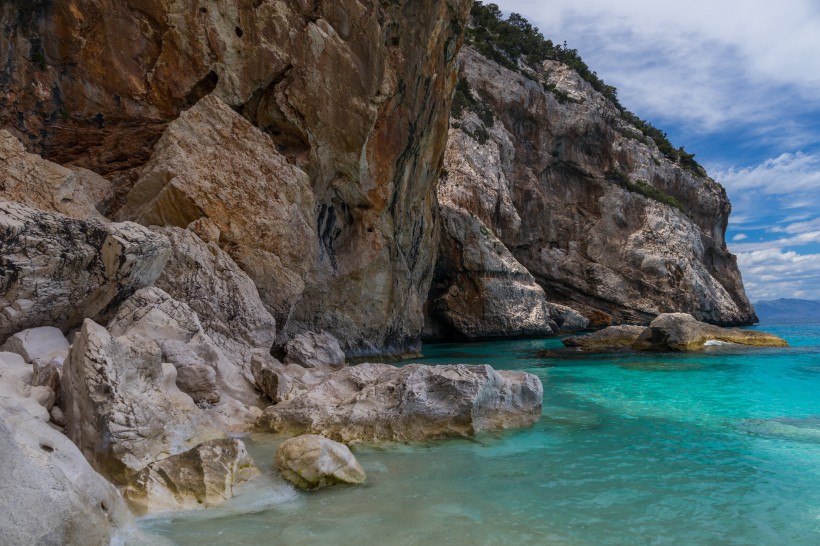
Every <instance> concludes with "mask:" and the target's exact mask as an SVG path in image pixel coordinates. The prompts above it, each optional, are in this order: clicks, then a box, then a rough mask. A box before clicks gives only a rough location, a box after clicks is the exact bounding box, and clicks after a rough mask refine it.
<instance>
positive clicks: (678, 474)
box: [140, 322, 820, 546]
mask: <svg viewBox="0 0 820 546" xmlns="http://www.w3.org/2000/svg"><path fill="white" fill-rule="evenodd" d="M758 328H759V329H761V330H765V331H769V332H772V333H775V334H778V335H780V336H782V337H784V338H786V339H787V340H788V341H789V343H790V344H791V347H790V348H783V349H747V348H737V347H724V346H718V347H710V348H708V350H707V351H705V352H703V353H696V354H635V353H612V354H606V355H595V356H583V355H579V354H567V353H562V351H560V348H561V347H562V345H561V343H560V341H558V340H554V339H553V340H538V341H509V342H496V343H476V344H469V345H468V344H458V345H457V344H446V345H429V346H426V347H425V351H424V354H425V358H423V359H420V360H419V362H423V363H425V364H450V363H469V364H479V363H487V364H491V365H493V366H494V367H496V368H500V369H515V370H527V371H529V372H532V373H534V374H537V375H538V376H539V377H540V378H541V380H542V382H543V384H544V410H543V417H542V419H541V421H540V422H539V423H537V424H536V425H535V426H533V427H531V428H528V429H525V430H518V431H508V432H503V433H497V434H487V435H482V436H480V437H477V438H473V439H469V440H467V439H460V440H450V441H443V442H435V443H425V444H395V445H388V446H384V447H381V448H378V449H376V448H361V449H357V450H356V451H355V454H356V456H357V458H358V459H359V461H360V462H361V464H362V465H363V466H364V468H365V470H366V471H367V473H368V480H367V483H366V484H364V485H362V486H345V487H337V488H331V489H326V490H321V491H318V492H308V493H305V492H297V491H296V490H294V489H293V488H291V487H290V486H289V485H287V484H286V483H284V482H283V481H281V479H279V478H277V477H276V476H275V475H274V473H273V471H272V469H271V467H272V460H273V453H274V451H275V448H276V445H277V443H278V441H279V440H278V439H276V438H272V437H270V436H265V435H254V436H251V437H248V438H246V442H247V444H248V446H249V450H250V451H251V453H252V454H253V455H254V457H255V459H256V461H257V464H258V465H259V466H260V468H262V469H263V471H265V473H266V475H265V476H263V477H262V478H261V479H259V480H257V481H255V482H252V483H250V484H246V485H243V486H241V487H239V488H238V489H237V492H238V493H239V494H238V496H237V497H236V498H234V499H231V500H230V501H228V502H227V503H226V504H225V505H224V506H223V507H220V508H217V509H212V510H207V511H203V512H198V513H186V514H176V515H174V516H173V517H153V518H148V519H143V520H141V521H140V526H141V527H142V528H143V529H144V530H146V531H149V532H152V533H156V534H158V535H163V536H165V537H167V538H169V539H171V540H172V541H173V542H174V543H176V544H179V545H188V544H191V545H194V544H196V545H219V544H232V545H234V544H235V545H239V544H247V545H256V544H282V545H297V544H299V545H302V544H304V545H308V544H310V545H313V544H326V545H347V544H351V545H352V544H357V545H369V544H378V545H393V544H402V545H404V544H408V545H425V546H433V545H439V544H441V545H445V544H446V545H474V544H475V545H490V544H493V545H495V544H498V545H502V544H503V545H522V544H545V545H553V544H554V545H564V544H566V545H609V544H612V545H622V544H623V545H644V544H646V545H655V544H675V545H688V544H697V545H712V544H714V545H718V544H721V545H722V544H727V545H769V544H771V545H778V546H781V545H818V544H820V322H818V323H808V324H807V323H783V322H780V323H772V324H761V325H760V326H759V327H758ZM553 350H555V351H554V352H553ZM544 351H546V353H545V352H544Z"/></svg>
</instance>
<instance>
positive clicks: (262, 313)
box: [154, 218, 276, 369]
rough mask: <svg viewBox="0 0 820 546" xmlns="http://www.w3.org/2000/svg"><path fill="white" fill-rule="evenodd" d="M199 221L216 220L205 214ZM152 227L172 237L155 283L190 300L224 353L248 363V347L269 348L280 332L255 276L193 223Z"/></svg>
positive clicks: (175, 297)
mask: <svg viewBox="0 0 820 546" xmlns="http://www.w3.org/2000/svg"><path fill="white" fill-rule="evenodd" d="M197 222H200V224H203V225H207V224H212V222H211V221H210V220H208V219H207V218H203V219H200V220H198V221H197ZM154 231H155V232H157V233H161V234H162V235H164V236H165V237H167V238H168V240H169V241H170V242H171V259H170V260H169V261H168V263H167V264H166V266H165V269H164V270H163V272H162V274H161V275H160V276H159V278H158V279H157V281H156V283H155V284H156V286H157V287H158V288H161V289H162V290H164V291H165V292H167V293H168V294H169V295H170V296H171V297H172V298H174V299H176V300H179V301H184V302H185V303H187V304H188V306H190V308H191V309H192V310H193V311H194V312H196V314H197V317H198V318H199V321H200V323H201V324H202V328H203V330H204V331H205V333H206V334H208V337H210V338H211V339H212V340H213V342H214V343H215V344H216V345H217V346H218V347H219V348H220V349H222V351H223V352H224V353H225V356H226V357H227V358H228V359H230V360H231V361H233V362H234V364H236V365H237V366H240V367H243V368H245V369H248V368H249V362H250V351H253V350H254V349H265V350H270V348H271V346H272V345H273V342H274V339H275V336H276V321H275V320H274V318H273V316H272V315H271V314H270V313H269V312H268V310H267V309H266V308H265V306H264V304H263V303H262V300H261V299H260V298H259V292H258V291H257V289H256V286H255V285H254V283H253V281H252V280H251V279H250V277H248V275H247V274H246V273H245V272H244V271H242V270H241V269H240V268H239V266H237V265H236V263H234V261H233V259H231V257H230V256H229V255H228V254H227V253H226V252H224V251H223V250H222V249H220V248H219V246H217V245H216V244H215V243H214V242H211V243H205V242H204V241H203V240H202V239H200V238H199V237H198V236H197V235H196V234H195V233H193V232H192V231H190V226H189V229H186V230H183V229H179V228H175V227H170V228H154ZM218 239H219V237H218V235H217V237H216V240H217V241H218Z"/></svg>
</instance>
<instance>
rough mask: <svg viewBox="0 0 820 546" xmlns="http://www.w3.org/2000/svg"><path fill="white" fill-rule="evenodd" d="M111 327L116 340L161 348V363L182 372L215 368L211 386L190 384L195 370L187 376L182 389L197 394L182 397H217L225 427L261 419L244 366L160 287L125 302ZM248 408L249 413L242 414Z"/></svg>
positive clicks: (203, 377)
mask: <svg viewBox="0 0 820 546" xmlns="http://www.w3.org/2000/svg"><path fill="white" fill-rule="evenodd" d="M108 328H109V330H110V331H111V334H112V335H114V336H123V337H127V338H129V339H130V340H131V341H132V343H134V344H138V345H139V344H148V343H156V344H158V345H159V348H160V352H161V355H162V361H163V362H168V363H171V364H173V365H174V367H176V368H177V369H183V368H187V367H192V366H193V367H196V368H199V369H201V367H203V366H204V367H210V368H211V369H212V370H213V371H214V375H213V376H212V377H213V379H214V381H213V382H212V383H210V384H205V383H198V384H196V385H194V384H193V383H189V382H188V381H187V379H189V378H191V377H192V375H193V373H194V371H193V370H191V371H190V372H186V374H185V375H186V377H185V378H184V379H182V380H181V382H178V386H179V387H180V388H183V387H184V388H191V389H193V390H191V391H190V392H188V391H185V390H184V389H183V392H187V393H188V394H190V395H192V396H194V397H195V398H197V399H198V401H200V402H201V401H206V400H205V399H206V398H207V399H216V398H217V395H218V400H219V401H220V404H219V405H217V406H215V407H214V408H213V409H212V413H213V414H214V417H217V416H218V417H219V421H220V423H221V426H224V427H225V428H229V429H232V430H242V429H244V428H247V426H249V425H250V424H251V423H253V422H254V421H255V420H256V418H257V417H258V414H259V409H258V408H257V406H258V405H259V402H260V400H259V396H258V393H257V392H256V389H255V388H254V386H253V383H252V381H251V380H250V379H249V376H250V373H247V376H246V373H245V371H244V370H243V369H242V368H241V367H239V366H237V365H236V364H235V363H234V362H232V361H231V360H230V359H228V358H227V356H226V355H225V353H224V352H223V351H222V349H220V348H219V347H218V346H217V345H216V344H215V343H214V342H213V340H212V339H211V338H210V337H209V336H208V335H207V334H206V333H205V331H204V329H203V328H202V325H201V323H200V322H199V318H198V317H197V314H196V313H194V312H193V310H192V309H191V308H190V307H188V305H187V304H185V303H183V302H180V301H177V300H175V299H173V298H172V297H171V296H169V295H168V294H167V293H165V292H163V291H162V290H161V289H159V288H156V287H152V288H144V289H142V290H138V291H137V292H135V293H134V295H133V296H131V297H130V298H128V300H126V301H125V302H123V304H122V306H121V307H120V309H119V311H117V314H116V315H115V316H114V318H113V319H112V320H111V322H110V323H109V325H108ZM197 375H198V379H199V380H206V381H208V378H209V377H211V376H210V374H207V372H206V375H203V374H202V373H200V374H197ZM178 381H180V379H179V377H178ZM221 402H225V405H223V404H221ZM243 406H244V410H242V411H237V410H238V409H240V408H241V407H243ZM223 410H224V411H223Z"/></svg>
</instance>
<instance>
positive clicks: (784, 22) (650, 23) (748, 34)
mask: <svg viewBox="0 0 820 546" xmlns="http://www.w3.org/2000/svg"><path fill="white" fill-rule="evenodd" d="M497 3H498V4H499V6H500V7H501V8H502V10H504V11H505V12H507V13H509V12H511V11H517V12H519V13H521V14H523V15H524V16H525V17H528V18H529V19H530V20H531V21H533V22H534V23H536V24H537V25H538V27H539V28H541V30H542V31H543V32H544V34H545V35H546V36H547V37H548V38H552V39H553V40H554V41H556V42H559V43H560V42H562V41H564V40H566V41H567V42H568V43H569V45H570V47H575V48H578V49H579V51H580V52H581V54H582V56H583V57H584V59H585V61H586V62H587V64H589V65H590V67H591V68H592V69H593V70H597V71H598V73H599V74H600V75H601V76H602V77H603V78H604V79H605V80H606V81H607V82H608V83H610V84H612V85H615V86H616V87H618V89H619V91H620V95H621V97H622V99H623V102H624V103H625V104H626V106H628V107H630V108H631V109H632V110H635V111H637V112H638V113H639V114H641V115H644V116H646V117H650V118H651V117H654V116H662V117H663V118H665V119H669V120H677V121H679V122H681V123H684V124H689V125H694V126H697V127H700V128H701V129H703V130H707V131H715V130H718V129H725V125H726V124H732V125H736V124H746V125H748V124H750V123H758V124H760V125H759V126H758V128H759V130H760V131H761V133H762V134H763V133H764V134H767V137H766V138H771V139H777V140H778V141H795V140H796V139H795V138H794V136H793V135H792V134H791V133H792V132H793V131H796V132H799V131H800V128H799V127H794V128H792V129H791V130H789V131H787V132H786V133H784V131H783V130H782V129H783V127H781V128H780V129H781V130H778V131H771V130H770V129H771V127H768V128H767V127H766V126H765V124H762V122H763V121H764V120H778V121H779V120H780V119H781V117H782V116H780V113H781V112H782V111H784V110H789V111H792V110H793V109H795V108H796V107H799V108H805V107H817V106H820V55H817V52H818V51H820V3H818V2H816V1H815V0H789V2H788V3H787V4H788V5H787V6H786V5H785V4H784V3H783V2H779V3H778V2H771V1H770V0H721V1H719V2H718V1H715V0H689V1H688V2H686V4H685V6H684V5H683V4H680V3H676V2H658V1H657V0H619V1H618V2H612V1H611V0H551V1H550V2H542V1H539V0H499V1H497Z"/></svg>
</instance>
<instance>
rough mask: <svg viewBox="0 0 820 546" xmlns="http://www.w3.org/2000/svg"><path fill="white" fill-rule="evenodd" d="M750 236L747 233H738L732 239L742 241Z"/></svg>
mask: <svg viewBox="0 0 820 546" xmlns="http://www.w3.org/2000/svg"><path fill="white" fill-rule="evenodd" d="M748 238H749V236H748V235H746V234H745V233H738V234H737V235H735V236H734V237H732V240H733V241H742V240H743V239H748Z"/></svg>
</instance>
